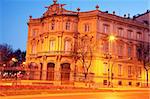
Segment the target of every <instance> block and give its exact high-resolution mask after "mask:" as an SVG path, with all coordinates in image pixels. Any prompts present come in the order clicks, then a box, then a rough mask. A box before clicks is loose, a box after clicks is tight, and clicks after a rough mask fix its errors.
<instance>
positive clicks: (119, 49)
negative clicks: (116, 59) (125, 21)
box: [118, 45, 123, 56]
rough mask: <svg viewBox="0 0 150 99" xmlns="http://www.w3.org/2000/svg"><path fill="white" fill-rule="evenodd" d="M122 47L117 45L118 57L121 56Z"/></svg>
mask: <svg viewBox="0 0 150 99" xmlns="http://www.w3.org/2000/svg"><path fill="white" fill-rule="evenodd" d="M122 54H123V46H122V45H119V46H118V56H123V55H122Z"/></svg>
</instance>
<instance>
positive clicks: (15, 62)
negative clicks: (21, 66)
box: [11, 58, 18, 84]
mask: <svg viewBox="0 0 150 99" xmlns="http://www.w3.org/2000/svg"><path fill="white" fill-rule="evenodd" d="M11 60H12V61H13V62H14V66H15V70H16V69H17V68H16V67H17V62H18V60H17V59H16V58H12V59H11ZM15 78H16V81H17V71H15ZM16 84H17V82H16Z"/></svg>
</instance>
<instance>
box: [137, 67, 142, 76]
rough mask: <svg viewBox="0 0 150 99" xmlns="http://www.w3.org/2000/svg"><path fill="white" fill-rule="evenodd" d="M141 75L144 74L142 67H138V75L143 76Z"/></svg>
mask: <svg viewBox="0 0 150 99" xmlns="http://www.w3.org/2000/svg"><path fill="white" fill-rule="evenodd" d="M141 75H142V68H141V67H138V77H141Z"/></svg>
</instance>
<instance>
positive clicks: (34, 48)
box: [31, 44, 36, 54]
mask: <svg viewBox="0 0 150 99" xmlns="http://www.w3.org/2000/svg"><path fill="white" fill-rule="evenodd" d="M35 51H36V46H35V45H34V44H33V45H32V49H31V53H32V54H35Z"/></svg>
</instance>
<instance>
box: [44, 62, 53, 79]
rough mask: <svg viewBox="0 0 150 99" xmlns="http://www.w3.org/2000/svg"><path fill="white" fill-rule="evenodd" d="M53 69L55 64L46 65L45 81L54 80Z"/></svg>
mask: <svg viewBox="0 0 150 99" xmlns="http://www.w3.org/2000/svg"><path fill="white" fill-rule="evenodd" d="M54 68H55V64H54V63H48V64H47V77H46V79H47V80H51V81H53V80H54Z"/></svg>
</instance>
